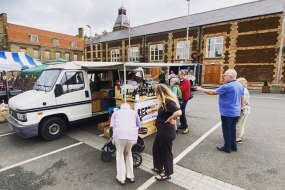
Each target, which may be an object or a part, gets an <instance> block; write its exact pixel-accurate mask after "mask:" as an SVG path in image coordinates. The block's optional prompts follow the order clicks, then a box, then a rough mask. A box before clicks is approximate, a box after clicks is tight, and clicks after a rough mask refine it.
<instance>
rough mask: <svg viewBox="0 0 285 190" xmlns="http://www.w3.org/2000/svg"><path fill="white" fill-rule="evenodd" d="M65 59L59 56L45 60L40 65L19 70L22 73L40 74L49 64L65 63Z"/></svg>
mask: <svg viewBox="0 0 285 190" xmlns="http://www.w3.org/2000/svg"><path fill="white" fill-rule="evenodd" d="M66 62H67V61H66V60H65V59H62V58H59V59H56V60H53V61H49V62H46V63H44V64H42V65H40V66H36V67H33V68H29V69H26V70H23V71H22V72H21V74H22V75H36V76H40V75H41V74H42V72H43V71H44V70H45V69H47V68H48V67H49V65H56V64H63V63H66Z"/></svg>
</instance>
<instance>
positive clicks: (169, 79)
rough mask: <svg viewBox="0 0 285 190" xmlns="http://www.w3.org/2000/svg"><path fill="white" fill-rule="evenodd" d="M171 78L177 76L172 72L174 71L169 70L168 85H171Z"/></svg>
mask: <svg viewBox="0 0 285 190" xmlns="http://www.w3.org/2000/svg"><path fill="white" fill-rule="evenodd" d="M173 78H177V76H176V74H175V73H174V71H173V70H171V71H170V74H169V75H168V83H169V85H171V84H170V83H171V79H173Z"/></svg>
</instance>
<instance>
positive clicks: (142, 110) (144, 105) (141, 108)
mask: <svg viewBox="0 0 285 190" xmlns="http://www.w3.org/2000/svg"><path fill="white" fill-rule="evenodd" d="M157 103H158V100H157V99H152V100H147V101H143V102H136V103H135V105H134V110H135V111H136V112H137V113H138V115H139V117H140V119H141V121H142V124H143V123H147V122H149V121H153V120H156V117H157V112H154V113H152V114H146V110H147V109H149V108H151V107H152V106H155V105H156V104H157Z"/></svg>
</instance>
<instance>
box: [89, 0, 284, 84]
mask: <svg viewBox="0 0 285 190" xmlns="http://www.w3.org/2000/svg"><path fill="white" fill-rule="evenodd" d="M122 9H124V10H123V11H122ZM282 12H283V1H277V0H260V1H257V2H251V3H246V4H242V5H236V6H232V7H227V8H222V9H217V10H213V11H208V12H203V13H198V14H193V15H190V17H189V27H190V30H189V43H186V28H187V16H183V17H178V18H173V19H169V20H164V21H160V22H155V23H150V24H146V25H142V26H137V27H133V28H131V29H130V33H129V29H128V27H124V26H122V27H119V26H118V23H120V22H117V21H118V18H117V20H116V23H115V26H114V30H113V32H110V33H105V34H102V35H100V36H97V37H95V38H93V40H92V42H93V45H92V50H93V51H92V53H93V60H96V61H128V59H129V60H130V61H134V62H165V63H168V62H171V63H180V62H184V60H185V56H187V57H189V59H190V62H192V63H199V64H200V65H201V68H202V69H201V72H200V75H199V76H198V77H199V78H200V82H201V83H202V84H221V83H222V73H223V72H224V71H225V70H226V69H228V68H234V69H236V70H237V72H238V76H240V77H245V78H247V79H248V81H249V85H250V86H262V85H263V82H264V81H268V83H269V84H272V83H275V82H276V76H277V68H278V55H279V47H280V44H281V43H280V34H281V28H282V22H283V15H282ZM120 14H125V16H124V17H121V18H124V19H125V20H126V10H125V8H123V7H121V8H120V9H119V15H118V17H120ZM121 23H122V25H124V24H127V26H128V23H126V22H121ZM125 26H126V25H125ZM129 35H130V36H131V37H130V41H131V42H130V49H129ZM187 44H189V45H188V47H189V48H187ZM90 49H91V48H90V45H86V46H85V51H84V53H85V58H86V60H90V57H91V51H90ZM129 50H130V53H129V55H128V52H129ZM185 52H186V53H185ZM189 59H188V60H189ZM157 72H158V70H156V71H152V72H151V74H153V75H155V74H157ZM284 73H285V72H284V62H282V65H281V76H280V78H279V80H281V82H282V83H283V84H284V82H285V78H284Z"/></svg>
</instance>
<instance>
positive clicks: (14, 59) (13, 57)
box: [0, 51, 41, 69]
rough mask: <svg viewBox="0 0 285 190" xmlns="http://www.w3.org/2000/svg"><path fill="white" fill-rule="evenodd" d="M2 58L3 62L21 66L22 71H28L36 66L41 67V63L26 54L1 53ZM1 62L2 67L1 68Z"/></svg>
mask: <svg viewBox="0 0 285 190" xmlns="http://www.w3.org/2000/svg"><path fill="white" fill-rule="evenodd" d="M0 58H2V59H1V60H3V59H4V60H7V61H8V62H10V63H17V64H18V65H20V66H21V69H28V68H32V67H35V66H39V65H41V62H40V61H37V60H35V59H33V58H32V57H31V56H29V55H28V54H26V53H24V52H5V51H0ZM1 64H2V63H1V62H0V67H1Z"/></svg>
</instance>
